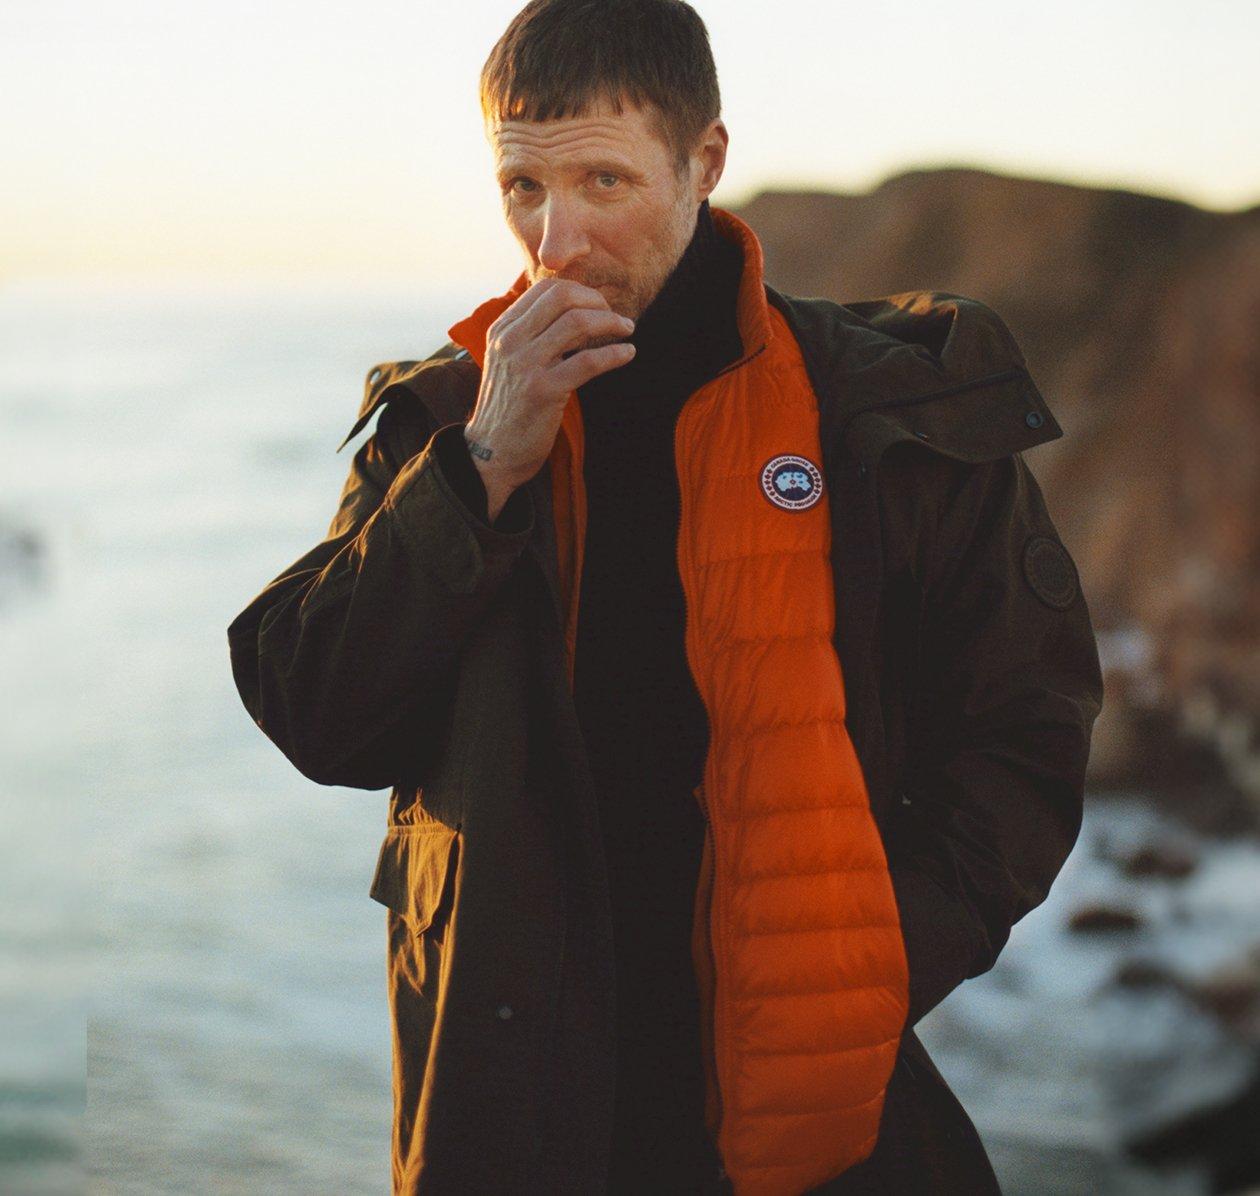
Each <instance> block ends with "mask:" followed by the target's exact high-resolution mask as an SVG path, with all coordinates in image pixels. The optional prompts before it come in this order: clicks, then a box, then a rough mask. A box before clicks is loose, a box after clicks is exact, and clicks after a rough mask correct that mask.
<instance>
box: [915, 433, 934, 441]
mask: <svg viewBox="0 0 1260 1196" xmlns="http://www.w3.org/2000/svg"><path fill="white" fill-rule="evenodd" d="M915 435H916V436H917V437H918V438H919V439H920V440H930V439H931V437H929V436H928V434H927V433H926V432H916V433H915Z"/></svg>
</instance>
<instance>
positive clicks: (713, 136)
mask: <svg viewBox="0 0 1260 1196" xmlns="http://www.w3.org/2000/svg"><path fill="white" fill-rule="evenodd" d="M729 140H730V138H729V135H728V134H727V132H726V126H725V125H724V124H723V123H722V121H721V119H716V120H714V121H712V122H711V123H710V124H709V127H708V128H707V129H705V131H704V132H703V133H702V134H701V136H700V138H699V140H698V141H697V142H696V148H695V149H694V150H692V151H691V176H692V179H693V183H692V198H694V199H695V201H696V203H699V202H700V201H701V200H703V199H705V198H706V197H707V196H708V194H709V193H710V192H711V191H712V190H713V189H714V188H715V187H716V186H717V185H718V180H719V179H721V177H722V171H723V170H724V169H725V167H726V145H727V142H728V141H729Z"/></svg>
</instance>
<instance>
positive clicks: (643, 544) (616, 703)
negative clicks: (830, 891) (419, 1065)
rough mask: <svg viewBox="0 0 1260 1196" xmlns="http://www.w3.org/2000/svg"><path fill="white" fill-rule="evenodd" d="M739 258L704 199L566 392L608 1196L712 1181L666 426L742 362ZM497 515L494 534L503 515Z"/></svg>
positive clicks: (691, 725)
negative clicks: (579, 466)
mask: <svg viewBox="0 0 1260 1196" xmlns="http://www.w3.org/2000/svg"><path fill="white" fill-rule="evenodd" d="M742 268H743V255H742V252H741V250H740V248H739V246H738V245H737V244H736V243H734V242H732V241H728V240H726V239H725V238H724V237H722V235H721V234H720V233H719V232H718V231H717V229H716V227H715V226H714V223H713V218H712V215H711V213H710V211H709V204H708V201H707V200H706V201H704V202H703V203H702V204H701V205H700V209H699V212H698V217H697V221H696V230H695V233H694V234H693V236H692V239H691V241H690V243H689V244H688V246H687V248H686V250H685V251H684V253H683V255H682V257H681V258H680V260H679V262H678V264H677V265H676V266H675V268H674V270H673V272H672V273H671V274H670V276H669V277H668V279H667V280H666V281H665V283H664V284H663V286H662V288H661V290H660V291H659V293H658V294H657V296H656V298H655V299H654V300H653V301H652V303H651V304H650V305H649V306H648V308H647V309H646V310H645V311H644V312H643V313H642V315H641V316H640V318H639V320H638V321H637V324H636V326H635V330H634V334H633V336H632V337H631V339H632V340H633V342H634V344H635V346H636V348H637V352H636V353H635V356H634V358H633V359H632V360H631V361H630V362H629V363H628V364H626V365H624V366H621V367H620V368H618V369H615V370H612V371H609V372H608V373H605V374H601V375H599V376H598V377H596V378H593V379H591V381H590V382H588V383H586V385H584V386H582V387H580V388H579V390H578V399H579V401H580V403H581V408H582V420H583V429H584V435H585V453H584V465H583V476H584V481H585V486H586V510H587V522H586V537H585V544H584V557H583V568H582V578H581V588H580V590H579V598H578V628H577V650H576V655H575V660H574V701H575V704H576V707H577V712H578V718H579V721H580V723H581V726H582V731H583V735H584V738H585V740H586V745H587V749H588V752H589V755H590V760H591V766H592V770H593V772H594V776H595V780H596V782H597V784H598V786H599V791H600V795H601V797H602V810H601V813H602V826H603V836H604V845H605V850H606V854H607V859H608V870H609V880H610V884H611V890H612V910H613V933H614V943H615V952H616V961H617V977H618V987H617V1010H618V1019H617V1024H618V1060H617V1064H618V1066H617V1095H616V1113H615V1126H616V1128H615V1133H614V1141H613V1155H612V1165H611V1184H610V1191H611V1192H612V1193H615V1194H617V1196H620V1194H621V1193H631V1192H633V1193H643V1192H652V1193H654V1194H656V1196H672V1194H674V1193H678V1194H681V1193H688V1194H692V1193H696V1192H700V1191H702V1190H704V1185H705V1183H706V1182H707V1181H708V1180H709V1177H712V1175H713V1173H714V1171H715V1169H716V1155H715V1154H714V1153H713V1151H712V1148H711V1146H710V1145H709V1142H708V1138H707V1135H706V1132H705V1129H704V1076H703V1070H702V1067H701V1054H700V1020H699V998H698V994H697V991H696V982H695V973H694V970H693V965H692V960H691V925H692V908H693V902H694V899H695V890H696V883H697V877H698V873H699V863H700V850H701V845H702V842H703V837H704V822H703V818H702V815H701V812H700V808H699V806H698V804H697V802H696V799H695V796H694V795H693V793H692V787H693V786H694V785H696V784H698V783H699V781H700V778H701V775H702V772H703V766H704V760H705V756H706V753H707V750H708V741H709V727H708V720H707V718H706V715H705V710H704V705H703V703H702V701H701V699H700V695H699V693H698V691H697V690H696V687H695V682H694V680H693V678H692V676H691V672H690V668H689V666H688V663H687V656H686V648H685V644H684V629H685V625H686V623H685V619H686V608H685V602H684V597H683V590H682V583H681V581H680V579H679V575H678V559H677V543H678V525H679V494H678V477H677V473H676V469H675V459H674V428H675V421H676V420H677V417H678V413H679V411H680V410H681V409H682V406H683V404H684V402H685V401H686V400H687V398H688V397H689V396H690V395H691V394H692V393H694V391H695V390H697V389H698V388H699V387H700V386H701V385H703V384H704V383H705V382H707V381H708V380H709V379H711V378H713V377H714V376H715V375H717V374H718V373H719V372H720V371H721V370H722V369H724V368H725V367H726V366H728V365H730V364H731V363H732V362H734V361H736V360H737V359H738V358H739V357H740V356H741V355H742V345H741V342H740V337H739V331H738V327H737V324H736V316H735V311H736V298H737V295H738V289H739V279H740V274H741V271H742ZM461 444H463V437H462V436H451V437H449V438H448V439H447V441H446V444H445V445H444V448H447V449H449V451H446V452H444V454H443V466H444V468H448V460H447V459H448V458H455V459H453V460H451V461H450V462H449V471H450V475H451V477H452V480H453V481H454V483H455V485H456V488H457V489H458V491H459V493H460V494H461V496H463V497H464V498H465V501H466V502H467V503H468V505H469V507H470V509H471V510H474V511H476V512H477V513H478V515H479V517H480V518H481V519H482V520H483V521H484V520H485V517H486V496H485V488H484V486H483V485H482V484H481V481H480V474H479V473H478V472H477V470H476V467H475V465H473V463H472V458H471V456H469V455H468V453H467V449H466V446H465V448H464V449H463V451H460V450H459V445H461ZM506 513H507V508H506V507H505V509H504V514H501V515H500V517H499V520H498V521H497V522H498V523H502V521H503V520H504V518H505V517H506Z"/></svg>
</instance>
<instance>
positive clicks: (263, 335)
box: [0, 286, 1260, 1196]
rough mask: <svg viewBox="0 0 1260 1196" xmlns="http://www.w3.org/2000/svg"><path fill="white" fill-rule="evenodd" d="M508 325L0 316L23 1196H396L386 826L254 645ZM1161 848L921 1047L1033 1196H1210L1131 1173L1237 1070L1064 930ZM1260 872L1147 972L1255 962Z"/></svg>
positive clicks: (365, 310) (238, 295) (1189, 924)
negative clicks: (1182, 1107)
mask: <svg viewBox="0 0 1260 1196" xmlns="http://www.w3.org/2000/svg"><path fill="white" fill-rule="evenodd" d="M481 297H482V296H479V295H476V294H472V293H468V294H463V295H459V294H450V295H434V294H425V293H418V294H414V295H413V294H408V293H402V292H395V293H391V294H387V295H386V294H380V295H376V296H364V295H362V294H337V293H332V292H328V291H320V292H312V291H309V290H308V291H302V290H296V289H295V290H287V291H269V292H263V291H252V292H218V293H210V292H205V291H197V290H192V291H175V290H166V291H144V292H127V293H119V292H117V291H110V290H107V289H98V290H90V289H78V290H72V289H69V288H66V287H55V286H45V287H39V288H36V287H28V288H25V289H21V290H18V289H15V288H10V289H9V290H7V291H5V290H0V462H2V463H3V464H2V469H0V698H2V701H3V706H2V709H3V711H4V718H3V719H2V720H0V798H2V802H0V852H3V855H2V857H0V864H2V867H0V895H2V897H3V901H2V902H0V960H3V972H2V973H0V974H2V975H3V984H2V985H0V1005H2V1011H3V1019H4V1025H5V1032H4V1034H3V1037H2V1038H0V1191H3V1192H6V1193H8V1192H14V1193H20V1192H32V1193H38V1192H50V1193H51V1192H58V1193H61V1192H73V1191H94V1192H102V1193H119V1194H122V1193H128V1194H130V1193H191V1192H205V1191H213V1192H216V1193H259V1192H267V1193H287V1192H293V1193H298V1192H301V1193H313V1192H317V1193H330V1194H331V1193H338V1194H352V1193H381V1192H386V1191H388V1188H389V1127H390V1076H389V1027H388V1022H387V1006H386V999H385V983H384V982H385V971H384V950H385V911H384V910H383V909H382V907H381V906H379V905H378V904H376V903H375V902H373V901H372V900H371V899H370V898H369V897H368V895H367V891H368V886H369V883H370V879H371V874H372V870H373V867H374V865H375V861H376V853H377V849H378V846H379V844H380V840H381V837H382V835H383V832H384V826H385V818H386V804H387V797H388V794H387V793H386V792H384V791H382V792H377V793H368V792H364V791H359V790H347V789H333V788H326V787H321V786H317V785H314V784H312V783H310V782H308V781H307V780H305V778H303V777H302V776H301V775H300V774H298V773H297V772H296V771H295V770H294V769H293V768H292V767H291V766H290V765H289V764H288V762H287V761H286V760H285V759H284V758H283V757H282V756H281V755H280V753H279V752H278V751H277V750H276V749H275V748H274V747H273V746H272V745H271V744H270V742H269V741H267V740H266V739H265V738H264V737H263V736H262V735H261V733H260V732H259V731H258V729H257V728H256V727H255V726H254V725H253V723H252V722H251V720H250V718H249V716H248V715H247V713H246V712H245V710H244V708H243V707H242V705H241V703H240V701H239V698H238V696H237V694H236V691H235V688H234V686H233V684H232V680H231V674H230V669H229V664H228V654H227V640H226V627H227V624H228V623H229V622H230V621H231V619H232V618H233V617H234V616H235V614H236V613H237V612H238V611H239V610H240V609H241V608H242V607H243V606H244V605H245V603H246V602H247V601H248V600H249V599H250V598H252V597H253V595H254V594H255V593H257V591H258V590H259V589H261V587H262V586H263V585H264V584H265V583H266V582H267V581H268V580H270V578H272V577H273V576H274V575H275V574H277V573H278V572H280V570H281V569H282V568H284V567H285V566H286V565H287V564H288V563H289V562H291V561H292V560H294V559H295V558H296V557H297V556H299V555H300V554H301V553H303V552H304V551H306V549H307V548H309V547H310V546H311V545H312V544H314V543H316V542H317V541H318V540H320V539H322V537H323V535H324V532H325V531H326V529H327V525H328V523H329V521H330V520H331V518H332V516H333V514H334V512H335V509H336V502H337V497H338V494H339V491H340V487H341V484H342V481H343V479H344V477H345V474H346V471H347V469H348V468H349V461H350V456H351V453H352V451H353V446H347V448H346V449H344V450H343V451H342V452H341V453H340V454H339V455H338V454H336V453H335V452H334V449H335V448H336V445H337V444H338V442H339V441H340V440H341V438H342V437H343V436H344V435H345V433H346V431H347V430H348V429H349V426H350V424H351V423H352V422H353V420H354V418H355V415H356V412H357V408H358V405H359V402H360V399H361V396H362V387H363V380H364V377H365V375H366V374H367V372H368V370H369V368H370V367H371V366H372V365H374V364H376V363H378V362H381V361H388V360H394V359H399V358H416V357H421V356H424V355H426V354H427V353H428V352H430V351H432V350H433V349H434V348H436V347H437V346H438V345H439V344H441V343H442V341H443V340H444V339H445V333H444V330H445V328H446V327H447V326H448V325H449V324H450V323H452V322H453V321H454V320H455V319H456V318H458V317H460V316H462V315H464V314H466V312H467V311H468V310H470V308H471V306H472V305H473V303H475V302H476V301H477V300H478V299H479V298H481ZM361 436H366V432H365V433H362V434H361ZM354 443H355V444H357V443H359V441H356V442H354ZM1152 817H1153V815H1151V814H1150V813H1149V811H1147V810H1146V808H1145V807H1144V806H1143V804H1142V803H1141V802H1140V801H1139V800H1136V799H1134V798H1132V797H1131V796H1130V797H1125V796H1117V797H1114V798H1112V799H1108V800H1102V799H1100V800H1098V801H1096V802H1094V803H1092V804H1091V808H1090V810H1089V812H1088V815H1087V822H1086V828H1085V832H1084V834H1083V838H1082V847H1081V849H1080V851H1079V853H1078V854H1077V855H1074V856H1073V859H1072V860H1071V861H1069V866H1068V867H1067V868H1066V869H1065V871H1064V874H1063V876H1062V878H1061V882H1060V884H1058V885H1057V886H1056V888H1055V890H1054V892H1053V893H1052V894H1051V899H1050V900H1049V901H1048V902H1047V903H1046V905H1045V906H1043V907H1042V908H1041V909H1039V910H1037V911H1034V913H1033V914H1032V915H1030V916H1029V917H1028V918H1027V919H1026V920H1025V921H1024V922H1023V923H1021V924H1019V925H1018V926H1017V927H1016V928H1015V932H1014V933H1013V935H1012V938H1011V941H1010V944H1009V945H1008V948H1007V950H1006V952H1005V953H1004V954H1003V956H1002V958H1001V960H1000V961H999V964H998V967H996V968H995V969H994V970H993V971H992V972H990V973H988V974H986V975H985V976H982V977H979V978H977V979H975V980H973V981H970V982H968V983H967V984H966V985H964V986H963V988H962V989H960V990H959V991H958V992H957V993H956V994H954V995H953V996H951V997H950V998H949V1000H948V1001H946V1002H945V1003H944V1004H943V1005H941V1006H940V1007H939V1008H938V1009H937V1010H935V1011H934V1012H933V1013H932V1014H931V1015H929V1017H928V1018H927V1019H925V1020H924V1022H922V1023H921V1024H920V1030H921V1032H922V1035H923V1037H924V1039H925V1041H926V1042H927V1043H928V1046H929V1048H930V1049H931V1050H932V1051H933V1055H934V1057H935V1058H936V1059H937V1061H938V1064H939V1066H940V1067H941V1069H942V1071H943V1072H945V1074H946V1075H947V1077H948V1078H949V1079H950V1080H951V1083H953V1084H954V1086H955V1090H956V1091H957V1092H958V1095H959V1096H960V1098H961V1099H962V1101H963V1103H964V1105H965V1106H966V1107H967V1108H968V1109H969V1111H970V1112H971V1113H972V1116H973V1118H974V1119H975V1121H976V1124H977V1126H978V1127H979V1128H980V1130H981V1134H982V1136H983V1137H984V1138H985V1140H986V1143H988V1144H989V1145H990V1148H991V1151H992V1153H993V1156H994V1160H995V1164H997V1166H998V1167H999V1171H1000V1173H1001V1175H1002V1178H1003V1182H1004V1187H1005V1189H1006V1190H1007V1191H1009V1192H1011V1193H1020V1192H1026V1193H1029V1194H1032V1193H1038V1194H1039V1196H1045V1194H1050V1196H1055V1194H1063V1196H1066V1194H1068V1193H1073V1194H1074V1193H1085V1192H1091V1193H1092V1192H1104V1191H1114V1192H1134V1193H1136V1192H1144V1193H1145V1192H1156V1193H1158V1192H1177V1193H1183V1192H1184V1193H1192V1192H1200V1191H1204V1190H1206V1189H1205V1188H1204V1186H1203V1182H1202V1179H1201V1177H1200V1175H1199V1172H1198V1171H1196V1170H1193V1169H1189V1170H1184V1171H1182V1172H1180V1173H1177V1174H1165V1175H1162V1176H1158V1177H1157V1176H1153V1175H1151V1174H1148V1173H1146V1172H1144V1171H1141V1170H1140V1169H1136V1168H1134V1167H1132V1166H1131V1164H1130V1163H1128V1162H1126V1161H1125V1160H1124V1159H1123V1157H1122V1155H1121V1152H1120V1150H1119V1146H1118V1143H1119V1140H1120V1136H1121V1134H1122V1132H1123V1130H1124V1128H1125V1126H1126V1124H1128V1120H1127V1119H1131V1118H1132V1117H1133V1116H1134V1115H1135V1107H1136V1108H1137V1111H1138V1112H1139V1113H1140V1105H1141V1099H1142V1098H1141V1096H1140V1093H1141V1092H1142V1091H1144V1090H1145V1088H1144V1084H1145V1087H1147V1088H1148V1087H1149V1086H1150V1085H1149V1082H1148V1081H1149V1078H1150V1075H1151V1073H1152V1069H1155V1071H1156V1074H1157V1075H1161V1076H1163V1077H1165V1078H1167V1077H1172V1082H1174V1083H1176V1082H1177V1081H1176V1077H1177V1076H1178V1075H1184V1076H1193V1077H1198V1076H1200V1074H1201V1072H1202V1071H1203V1069H1204V1068H1206V1069H1208V1070H1212V1069H1215V1072H1216V1073H1217V1074H1220V1075H1223V1076H1224V1077H1225V1079H1224V1080H1223V1081H1222V1083H1225V1084H1228V1083H1229V1082H1231V1080H1232V1079H1234V1078H1236V1075H1237V1073H1238V1072H1239V1065H1238V1062H1237V1059H1236V1055H1237V1052H1235V1059H1234V1060H1232V1061H1231V1059H1230V1056H1229V1051H1228V1049H1227V1046H1228V1044H1227V1040H1226V1039H1225V1038H1224V1036H1223V1035H1222V1034H1221V1032H1220V1031H1219V1030H1218V1029H1217V1028H1215V1027H1214V1025H1213V1024H1212V1023H1210V1022H1209V1021H1208V1019H1206V1017H1204V1016H1203V1015H1198V1014H1194V1013H1193V1012H1192V1011H1190V1010H1188V1008H1185V1007H1181V1006H1176V1007H1174V1006H1169V1005H1168V1004H1167V1002H1164V1003H1163V1004H1160V1003H1159V1001H1158V1000H1157V999H1156V998H1153V997H1148V998H1145V1000H1146V1001H1147V1002H1148V1003H1147V1004H1146V1005H1145V1006H1135V1005H1134V1000H1135V998H1133V997H1131V996H1125V995H1116V994H1115V993H1114V992H1113V990H1112V989H1110V988H1109V987H1108V984H1107V977H1108V970H1109V969H1110V968H1112V967H1113V966H1114V963H1115V961H1116V959H1117V958H1119V957H1120V956H1121V955H1122V954H1123V951H1124V950H1126V949H1127V948H1126V947H1124V946H1123V945H1122V946H1121V947H1120V948H1117V947H1116V946H1115V945H1114V941H1112V942H1111V943H1101V944H1100V943H1099V941H1097V940H1094V939H1082V938H1081V937H1080V936H1072V935H1071V934H1069V933H1068V932H1067V931H1066V929H1065V926H1064V923H1065V918H1066V915H1067V912H1068V911H1069V910H1070V908H1071V907H1072V904H1073V902H1074V901H1077V900H1080V899H1081V898H1082V897H1083V896H1091V895H1096V894H1097V892H1114V891H1117V889H1118V887H1123V886H1122V885H1121V882H1119V881H1117V880H1116V879H1115V877H1114V876H1112V875H1110V874H1109V873H1108V872H1107V865H1106V864H1105V862H1103V861H1101V860H1099V859H1097V858H1096V857H1095V856H1094V855H1093V854H1091V852H1090V849H1089V843H1090V842H1091V841H1092V840H1091V837H1097V836H1099V835H1102V834H1104V833H1110V834H1112V835H1116V834H1119V835H1122V836H1123V835H1129V836H1132V835H1135V834H1136V835H1141V834H1142V833H1145V832H1144V829H1143V828H1144V827H1145V826H1146V825H1147V823H1149V820H1150V818H1152ZM1143 820H1146V822H1144V821H1143ZM1148 829H1149V828H1148ZM1249 851H1250V853H1251V854H1248V852H1249ZM1258 873H1260V870H1257V869H1256V857H1255V853H1254V849H1252V848H1248V847H1246V846H1240V845H1233V844H1212V845H1205V848H1204V863H1203V864H1202V866H1201V868H1200V870H1199V871H1198V873H1196V876H1195V877H1194V878H1192V880H1191V881H1190V882H1180V884H1181V888H1180V889H1179V890H1178V891H1177V893H1175V894H1173V896H1171V897H1170V896H1168V895H1167V894H1165V893H1164V891H1163V890H1162V889H1160V888H1159V886H1158V885H1155V886H1154V887H1153V888H1152V887H1148V888H1146V889H1143V891H1142V893H1143V896H1142V900H1144V901H1146V902H1147V903H1148V904H1149V905H1150V921H1149V926H1148V928H1147V935H1148V939H1149V941H1150V942H1151V943H1154V944H1156V945H1158V944H1161V943H1162V944H1163V945H1164V946H1165V947H1166V948H1167V949H1168V950H1170V951H1172V952H1173V953H1174V954H1175V955H1176V956H1177V958H1191V957H1193V956H1194V952H1196V951H1197V952H1198V953H1199V955H1198V959H1199V963H1200V964H1202V965H1203V966H1207V963H1208V962H1210V960H1208V958H1207V957H1209V956H1212V955H1213V952H1215V953H1216V955H1218V956H1220V957H1222V958H1225V957H1228V955H1229V953H1230V952H1231V951H1233V950H1234V949H1235V948H1236V946H1237V944H1238V943H1239V942H1242V941H1244V940H1245V938H1246V934H1247V933H1248V932H1247V930H1246V927H1247V926H1248V918H1249V916H1250V914H1249V910H1250V909H1252V908H1254V907H1251V906H1248V905H1247V904H1246V903H1247V900H1248V899H1249V898H1248V889H1247V886H1248V884H1249V883H1250V882H1251V880H1253V879H1254V877H1255V876H1256V875H1257V874H1258ZM1168 883H1170V884H1171V883H1173V882H1168ZM1161 902H1163V904H1162V905H1161V904H1160V903H1161ZM1170 903H1171V904H1170ZM1174 906H1175V907H1176V912H1175V914H1174V912H1172V911H1173V907H1174ZM1161 926H1162V927H1165V928H1166V930H1167V933H1165V932H1164V931H1161V929H1160V928H1161ZM1177 935H1181V936H1182V938H1181V940H1180V943H1181V945H1180V946H1179V945H1178V942H1179V940H1178V938H1177ZM1169 944H1171V946H1170V945H1169ZM1152 1001H1154V1002H1155V1004H1154V1005H1152V1004H1150V1002H1152ZM1135 1010H1136V1013H1135ZM1138 1014H1140V1016H1138ZM1186 1082H1187V1083H1189V1082H1190V1081H1189V1080H1187V1081H1186ZM1196 1082H1197V1080H1196ZM1133 1093H1138V1094H1139V1095H1138V1096H1134V1095H1133Z"/></svg>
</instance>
